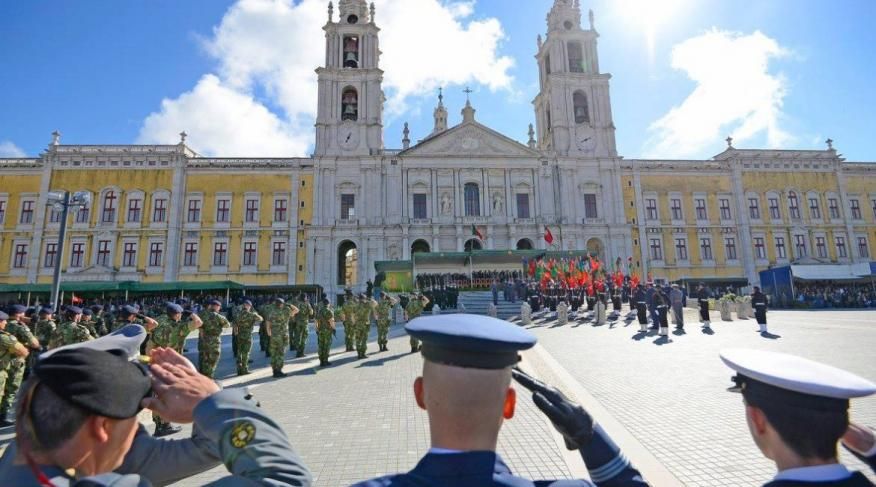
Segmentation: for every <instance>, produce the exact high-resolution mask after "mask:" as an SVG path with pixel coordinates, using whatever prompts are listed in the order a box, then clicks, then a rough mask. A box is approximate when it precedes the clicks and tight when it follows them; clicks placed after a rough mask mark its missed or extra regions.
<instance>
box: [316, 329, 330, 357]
mask: <svg viewBox="0 0 876 487" xmlns="http://www.w3.org/2000/svg"><path fill="white" fill-rule="evenodd" d="M333 332H334V331H333V330H332V329H331V328H329V327H327V326H326V327H323V328H318V329H317V330H316V342H317V349H318V353H319V363H320V364H324V363H326V362H328V358H329V352H330V351H331V348H332V334H333Z"/></svg>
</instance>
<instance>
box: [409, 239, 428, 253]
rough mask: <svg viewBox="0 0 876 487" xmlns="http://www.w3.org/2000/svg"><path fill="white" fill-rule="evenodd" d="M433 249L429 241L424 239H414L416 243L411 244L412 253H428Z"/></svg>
mask: <svg viewBox="0 0 876 487" xmlns="http://www.w3.org/2000/svg"><path fill="white" fill-rule="evenodd" d="M431 251H432V249H431V247H429V242H427V241H425V240H422V239H420V240H416V241H414V244H413V245H411V255H414V254H421V253H428V252H431Z"/></svg>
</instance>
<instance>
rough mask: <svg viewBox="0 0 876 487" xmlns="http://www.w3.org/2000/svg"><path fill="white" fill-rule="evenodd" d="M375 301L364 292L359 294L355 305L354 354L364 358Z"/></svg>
mask: <svg viewBox="0 0 876 487" xmlns="http://www.w3.org/2000/svg"><path fill="white" fill-rule="evenodd" d="M376 306H377V303H376V302H375V301H374V300H373V299H371V298H369V297H368V296H366V295H364V294H360V295H359V302H358V304H357V307H356V355H357V356H358V357H359V358H365V352H367V351H368V332H369V331H371V317H372V316H374V308H375V307H376Z"/></svg>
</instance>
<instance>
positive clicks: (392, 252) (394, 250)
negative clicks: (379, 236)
mask: <svg viewBox="0 0 876 487" xmlns="http://www.w3.org/2000/svg"><path fill="white" fill-rule="evenodd" d="M387 253H388V254H389V260H398V259H400V258H401V252H399V247H398V245H397V244H392V245H390V246H389V249H388V250H387Z"/></svg>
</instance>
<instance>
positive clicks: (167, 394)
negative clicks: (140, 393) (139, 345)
mask: <svg viewBox="0 0 876 487" xmlns="http://www.w3.org/2000/svg"><path fill="white" fill-rule="evenodd" d="M152 357H153V359H154V360H155V362H154V363H152V364H151V365H150V366H149V370H150V372H152V391H153V392H154V393H155V396H154V397H148V398H146V399H143V402H142V403H141V405H142V406H143V407H144V408H148V409H151V410H152V411H154V412H155V413H157V414H159V415H160V416H161V417H162V418H164V419H165V420H167V421H171V422H174V423H191V422H192V421H193V419H192V413H193V412H194V409H195V407H196V406H197V405H198V404H199V403H200V402H201V401H203V400H204V399H206V398H208V397H210V396H211V395H213V394H215V393H216V392H218V391H219V386H218V385H217V384H216V383H215V382H213V380H212V379H210V378H209V377H206V376H203V375H201V374H199V373H198V371H197V370H195V369H194V366H192V364H191V362H189V361H188V360H187V359H186V358H185V357H183V356H182V355H180V354H178V353H176V352H175V351H174V350H171V349H167V348H157V349H155V350H153V351H152Z"/></svg>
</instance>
